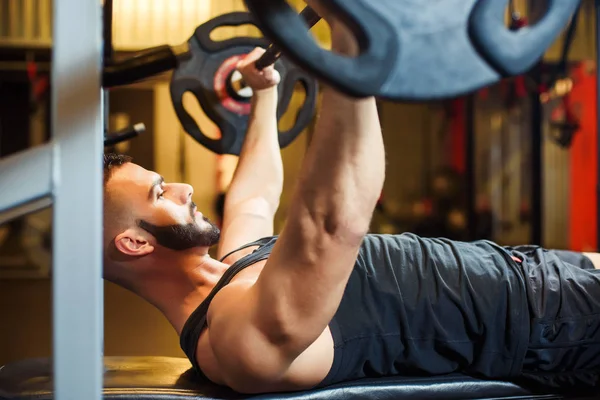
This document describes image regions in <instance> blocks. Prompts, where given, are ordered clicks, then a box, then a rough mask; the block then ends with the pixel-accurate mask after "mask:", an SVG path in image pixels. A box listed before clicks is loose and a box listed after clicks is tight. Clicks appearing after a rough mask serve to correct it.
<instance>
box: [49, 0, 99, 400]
mask: <svg viewBox="0 0 600 400" xmlns="http://www.w3.org/2000/svg"><path fill="white" fill-rule="evenodd" d="M53 7H54V13H53V16H54V23H53V29H54V31H53V55H52V86H51V87H52V134H53V142H54V153H53V174H54V179H53V181H54V218H53V229H54V232H53V241H54V244H53V276H52V281H53V290H52V292H53V293H52V295H53V296H52V298H53V304H52V305H53V361H54V397H55V398H56V399H58V400H66V399H69V400H71V399H72V400H82V399H85V400H100V399H101V397H102V375H103V374H102V372H103V363H102V361H103V359H102V339H103V315H102V307H103V306H102V302H103V291H102V289H103V286H102V247H101V243H102V152H103V129H102V128H103V127H102V125H103V124H102V119H103V118H102V117H103V115H102V104H101V80H100V77H101V60H102V39H101V32H102V23H101V21H102V16H101V12H102V10H101V4H100V2H99V1H97V0H60V1H54V2H53Z"/></svg>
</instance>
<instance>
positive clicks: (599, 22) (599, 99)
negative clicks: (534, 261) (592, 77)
mask: <svg viewBox="0 0 600 400" xmlns="http://www.w3.org/2000/svg"><path fill="white" fill-rule="evenodd" d="M594 5H595V7H596V68H598V65H600V0H596V1H595V2H594ZM599 113H600V78H597V79H596V146H597V151H596V174H597V175H596V180H597V183H596V238H597V242H598V243H597V245H596V250H597V251H600V139H598V138H599V137H600V130H598V129H599V128H600V114H599Z"/></svg>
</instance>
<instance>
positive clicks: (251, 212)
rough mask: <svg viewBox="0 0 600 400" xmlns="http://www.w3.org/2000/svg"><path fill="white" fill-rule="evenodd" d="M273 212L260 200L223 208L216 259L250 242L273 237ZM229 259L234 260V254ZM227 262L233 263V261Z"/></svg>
mask: <svg viewBox="0 0 600 400" xmlns="http://www.w3.org/2000/svg"><path fill="white" fill-rule="evenodd" d="M274 215H275V210H273V209H272V208H271V206H269V204H268V203H267V202H266V201H264V200H261V199H251V200H246V201H244V202H242V203H240V204H236V205H232V206H229V207H226V208H225V212H224V218H223V229H222V232H221V241H220V243H219V250H218V258H219V259H221V258H223V257H224V256H225V255H227V254H229V253H230V252H232V251H235V250H236V249H238V248H240V247H241V246H244V245H245V244H248V243H250V242H253V241H256V240H258V239H262V238H263V237H267V236H272V235H273V218H274ZM231 257H233V258H235V257H236V256H235V254H234V255H232V256H231ZM228 261H231V262H234V261H235V259H229V260H228Z"/></svg>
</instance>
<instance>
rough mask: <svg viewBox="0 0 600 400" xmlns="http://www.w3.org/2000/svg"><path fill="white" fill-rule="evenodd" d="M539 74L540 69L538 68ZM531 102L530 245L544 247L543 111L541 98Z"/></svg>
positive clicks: (533, 94)
mask: <svg viewBox="0 0 600 400" xmlns="http://www.w3.org/2000/svg"><path fill="white" fill-rule="evenodd" d="M536 69H537V72H534V73H536V74H539V68H536ZM530 99H531V100H530V101H531V182H532V185H531V207H530V208H531V238H530V240H529V242H530V244H536V245H539V246H541V245H543V241H544V236H543V226H544V198H543V193H544V188H543V185H544V157H543V140H544V133H543V127H542V119H543V115H544V114H543V109H542V103H541V102H540V96H539V95H538V94H537V93H535V92H534V93H532V94H531V95H530Z"/></svg>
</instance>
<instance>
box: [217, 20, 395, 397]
mask: <svg viewBox="0 0 600 400" xmlns="http://www.w3.org/2000/svg"><path fill="white" fill-rule="evenodd" d="M333 36H334V48H335V49H336V51H339V52H347V53H352V52H354V51H355V49H354V43H352V42H351V41H350V40H349V39H348V37H347V36H346V35H345V34H343V33H342V31H341V30H338V29H337V28H336V27H335V26H334V27H333ZM322 104H323V106H322V111H321V117H320V119H319V121H318V123H317V127H316V130H315V134H314V136H313V139H312V142H311V145H310V148H309V150H308V153H307V156H306V159H305V163H304V165H303V169H302V174H301V177H300V179H299V182H298V185H297V189H296V192H295V193H294V196H293V199H292V203H291V206H290V209H289V214H288V219H287V224H286V226H285V228H284V230H283V232H282V234H281V236H280V238H279V239H278V241H277V243H276V245H275V248H274V249H273V252H272V254H271V256H270V258H269V260H268V261H267V263H266V265H265V267H264V269H263V271H262V273H261V275H260V277H259V278H258V280H257V282H256V283H255V284H254V286H252V287H251V288H250V289H249V290H247V291H246V292H245V294H244V296H243V297H244V300H243V301H236V302H235V307H233V306H232V307H231V309H230V312H224V313H222V314H221V315H219V313H218V312H215V315H214V318H213V320H212V321H211V324H212V325H211V331H212V332H213V334H218V336H217V337H213V339H214V340H213V339H211V341H212V342H213V349H214V350H215V355H216V357H217V359H218V360H219V363H220V365H221V367H222V368H223V370H226V371H227V381H228V384H230V385H232V386H234V388H235V389H237V390H241V391H247V390H255V389H256V388H262V389H265V390H268V389H269V388H270V387H277V385H278V383H279V381H281V380H284V379H285V377H286V372H287V369H288V368H289V367H290V365H291V364H292V363H293V361H294V360H295V359H296V358H297V357H298V356H299V355H300V354H301V353H302V352H303V351H304V350H306V349H307V348H308V346H310V345H311V344H312V343H313V342H314V341H315V340H316V339H317V338H318V337H319V336H320V335H321V334H322V333H323V331H324V330H325V328H326V327H327V325H328V324H329V322H330V320H331V318H332V317H333V315H334V313H335V312H336V310H337V308H338V306H339V303H340V300H341V298H342V295H343V292H344V289H345V286H346V283H347V280H348V277H349V276H350V273H351V271H352V269H353V266H354V263H355V261H356V256H357V253H358V250H359V247H360V245H361V243H362V240H363V237H364V235H365V234H366V233H367V231H368V229H369V224H370V221H371V217H372V213H373V210H374V208H375V205H376V202H377V199H378V197H379V194H380V192H381V189H382V186H383V181H384V175H385V154H384V147H383V141H382V135H381V127H380V125H379V118H378V115H377V109H376V104H375V100H374V99H373V98H369V99H352V98H348V97H346V96H344V95H341V94H340V93H337V92H335V91H334V90H332V89H331V88H325V89H324V93H323V102H322ZM231 290H234V289H233V288H231ZM225 308H227V307H224V309H225ZM234 308H235V311H234ZM234 325H236V326H237V327H238V328H237V329H236V328H235V327H234ZM227 343H229V345H231V344H232V343H236V344H238V345H239V346H238V347H236V353H235V355H234V356H232V354H231V350H227V346H226V344H227ZM271 385H272V386H271ZM256 390H261V389H256Z"/></svg>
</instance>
